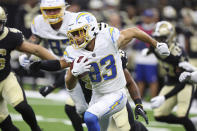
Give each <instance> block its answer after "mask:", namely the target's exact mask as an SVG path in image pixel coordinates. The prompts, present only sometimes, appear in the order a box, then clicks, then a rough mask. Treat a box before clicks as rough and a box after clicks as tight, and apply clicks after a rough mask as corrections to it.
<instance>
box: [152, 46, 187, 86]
mask: <svg viewBox="0 0 197 131" xmlns="http://www.w3.org/2000/svg"><path fill="white" fill-rule="evenodd" d="M169 50H170V55H169V56H168V57H167V58H161V57H160V56H159V55H157V53H155V52H154V54H155V55H156V57H157V58H158V59H159V60H160V61H161V63H162V66H163V68H164V69H165V70H166V84H175V83H176V82H177V81H178V78H179V75H180V74H181V73H182V72H183V71H184V70H183V69H182V68H180V67H179V66H178V64H179V63H180V62H183V61H188V56H187V54H186V52H185V51H184V50H183V48H182V47H180V46H179V45H178V44H175V43H173V44H171V45H170V47H169Z"/></svg>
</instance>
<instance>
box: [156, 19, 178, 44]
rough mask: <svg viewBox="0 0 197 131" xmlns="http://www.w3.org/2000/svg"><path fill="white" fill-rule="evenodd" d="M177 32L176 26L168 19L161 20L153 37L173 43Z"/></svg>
mask: <svg viewBox="0 0 197 131" xmlns="http://www.w3.org/2000/svg"><path fill="white" fill-rule="evenodd" d="M175 36H176V32H175V28H174V26H173V25H172V24H171V23H170V22H168V21H160V22H157V23H156V27H155V30H154V32H153V37H154V38H155V39H156V40H157V41H159V42H165V43H167V44H171V43H172V42H175V40H176V38H175Z"/></svg>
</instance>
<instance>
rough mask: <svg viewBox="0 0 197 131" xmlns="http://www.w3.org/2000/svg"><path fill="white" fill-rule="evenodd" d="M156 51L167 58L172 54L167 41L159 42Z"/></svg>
mask: <svg viewBox="0 0 197 131" xmlns="http://www.w3.org/2000/svg"><path fill="white" fill-rule="evenodd" d="M155 51H156V52H157V53H158V54H159V55H160V56H161V57H162V58H166V57H167V56H169V55H170V51H169V49H168V46H167V44H166V43H159V42H158V43H157V46H156V48H155Z"/></svg>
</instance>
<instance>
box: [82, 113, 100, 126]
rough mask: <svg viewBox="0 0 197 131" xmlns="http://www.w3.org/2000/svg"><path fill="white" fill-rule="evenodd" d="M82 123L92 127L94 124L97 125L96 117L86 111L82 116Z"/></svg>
mask: <svg viewBox="0 0 197 131" xmlns="http://www.w3.org/2000/svg"><path fill="white" fill-rule="evenodd" d="M84 121H85V123H86V124H87V125H94V124H95V123H98V117H97V116H96V115H94V114H92V113H90V112H87V111H86V112H85V114H84Z"/></svg>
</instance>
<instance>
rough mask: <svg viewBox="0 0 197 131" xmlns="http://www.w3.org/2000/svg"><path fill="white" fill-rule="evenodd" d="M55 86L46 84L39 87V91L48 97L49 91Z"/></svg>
mask: <svg viewBox="0 0 197 131" xmlns="http://www.w3.org/2000/svg"><path fill="white" fill-rule="evenodd" d="M54 89H55V88H54V87H52V86H44V87H41V88H40V89H39V92H40V94H41V95H42V96H44V97H46V96H47V95H48V94H49V93H51V92H52V91H53V90H54Z"/></svg>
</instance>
